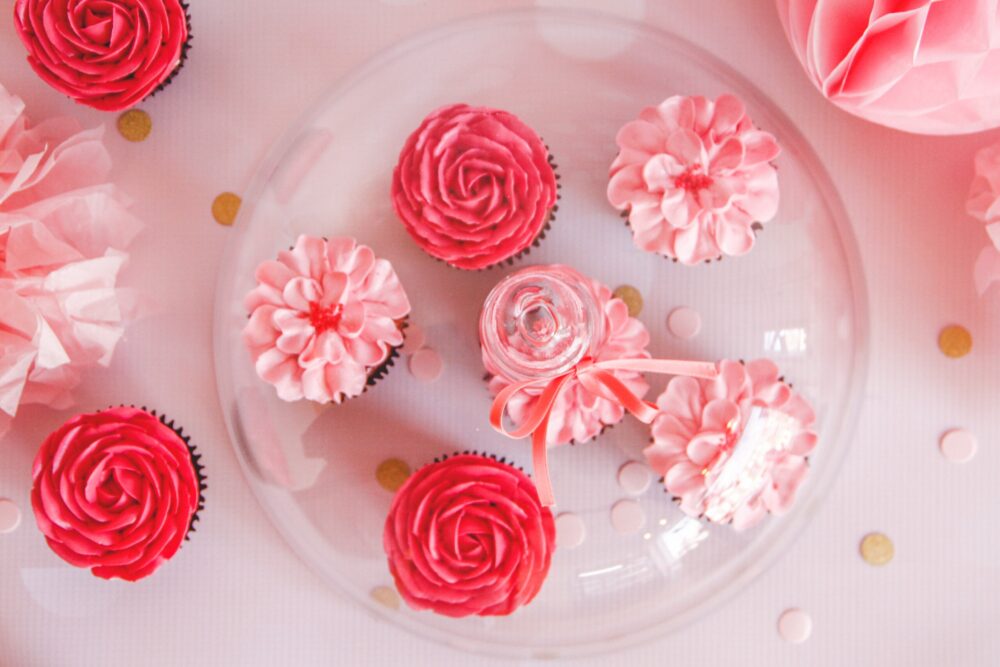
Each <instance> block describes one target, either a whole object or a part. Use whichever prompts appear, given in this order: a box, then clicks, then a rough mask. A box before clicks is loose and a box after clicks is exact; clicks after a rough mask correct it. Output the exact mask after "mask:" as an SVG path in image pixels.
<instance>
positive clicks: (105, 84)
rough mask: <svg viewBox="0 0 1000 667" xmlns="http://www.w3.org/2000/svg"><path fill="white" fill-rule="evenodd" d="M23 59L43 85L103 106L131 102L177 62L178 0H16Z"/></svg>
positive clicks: (181, 38)
mask: <svg viewBox="0 0 1000 667" xmlns="http://www.w3.org/2000/svg"><path fill="white" fill-rule="evenodd" d="M14 26H15V28H16V29H17V34H18V35H19V36H20V37H21V41H22V42H24V45H25V47H26V48H27V49H28V62H29V63H30V64H31V67H32V68H33V69H34V70H35V72H36V73H37V74H38V76H40V77H41V78H42V79H43V80H44V81H45V82H46V83H48V84H49V85H50V86H52V87H53V88H55V89H56V90H58V91H59V92H61V93H63V94H64V95H68V96H69V97H71V98H73V99H74V100H76V101H77V102H79V103H81V104H86V105H87V106H90V107H93V108H95V109H100V110H102V111H120V110H122V109H127V108H129V107H131V106H134V105H135V104H137V103H138V102H140V101H141V100H143V99H144V98H145V97H147V96H148V95H149V94H151V93H153V92H154V91H155V90H156V89H157V88H158V87H159V86H161V85H163V84H165V83H166V82H167V80H168V79H169V78H170V77H171V76H172V75H173V74H174V72H175V71H176V70H177V68H178V67H179V66H180V64H181V61H182V59H183V57H184V50H185V48H186V46H185V45H186V44H187V40H188V25H187V14H186V12H185V7H184V5H183V4H182V3H181V2H180V0H15V2H14Z"/></svg>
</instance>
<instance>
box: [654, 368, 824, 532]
mask: <svg viewBox="0 0 1000 667" xmlns="http://www.w3.org/2000/svg"><path fill="white" fill-rule="evenodd" d="M718 368H719V374H718V376H717V377H715V378H713V379H695V378H690V377H674V378H672V379H671V380H670V383H669V384H668V385H667V389H666V391H664V392H663V393H662V394H661V395H660V397H659V398H658V399H657V405H658V406H659V408H660V410H661V413H660V415H659V416H658V417H657V418H656V419H655V420H654V421H653V424H652V444H651V445H649V446H648V447H647V448H646V449H645V454H646V458H647V460H648V461H649V465H650V466H651V467H652V468H653V469H654V470H655V471H656V472H657V473H659V474H660V475H661V476H662V477H663V484H664V487H665V489H666V491H667V492H668V493H670V494H671V495H673V496H674V498H675V500H677V501H678V502H679V505H680V508H681V510H683V511H684V512H685V513H686V514H688V515H690V516H701V517H704V518H705V519H707V520H709V521H713V522H716V523H731V524H732V526H733V527H734V528H735V529H737V530H743V529H746V528H749V527H751V526H754V525H756V524H757V523H759V522H760V521H761V519H763V518H764V516H765V515H766V514H768V513H770V514H776V515H778V514H783V513H785V512H787V511H788V509H789V508H790V507H791V506H792V504H793V503H794V501H795V496H796V493H797V491H798V489H799V487H800V486H801V485H802V483H803V482H804V481H805V480H806V477H807V476H808V474H809V464H808V460H807V457H808V456H809V454H810V453H811V452H812V451H813V449H814V448H815V446H816V439H817V436H816V432H815V431H813V426H814V423H815V421H816V417H815V414H814V413H813V409H812V407H811V406H810V405H809V403H808V402H807V401H806V400H805V399H804V398H803V397H802V396H801V395H799V394H797V393H795V392H794V391H792V387H791V385H789V384H787V383H786V382H785V381H784V378H783V377H781V376H780V374H779V373H780V372H779V370H778V367H777V366H776V365H775V364H774V362H773V361H771V360H770V359H758V360H756V361H751V362H749V363H747V364H744V363H742V362H740V361H733V360H724V361H721V362H719V364H718Z"/></svg>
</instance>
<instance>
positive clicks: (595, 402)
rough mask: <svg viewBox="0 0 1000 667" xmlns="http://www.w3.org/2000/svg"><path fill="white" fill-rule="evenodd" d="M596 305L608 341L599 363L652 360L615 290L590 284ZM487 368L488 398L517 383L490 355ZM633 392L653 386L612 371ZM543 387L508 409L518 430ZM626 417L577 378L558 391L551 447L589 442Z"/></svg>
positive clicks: (633, 374)
mask: <svg viewBox="0 0 1000 667" xmlns="http://www.w3.org/2000/svg"><path fill="white" fill-rule="evenodd" d="M591 285H592V289H593V291H594V295H595V297H596V299H597V303H598V305H599V306H600V308H601V310H602V311H603V313H604V326H603V332H604V340H603V342H601V343H599V344H598V347H597V348H596V349H597V350H598V352H597V353H596V355H595V356H594V357H593V359H594V361H595V362H600V361H609V360H612V359H648V358H649V356H650V355H649V352H647V351H646V347H647V346H648V345H649V332H648V331H647V330H646V327H645V325H643V323H642V322H640V321H639V320H637V319H636V318H634V317H630V316H629V314H628V306H627V305H626V304H625V302H624V301H622V300H621V299H619V298H617V297H615V296H613V295H612V293H611V290H610V289H608V288H607V287H606V286H604V285H602V284H601V283H599V282H597V281H596V280H594V281H591ZM483 365H484V366H485V367H486V371H487V374H488V382H489V389H490V393H492V394H493V395H494V396H496V395H497V394H499V393H500V392H501V391H502V390H503V389H504V388H505V387H507V386H508V385H510V384H514V380H512V379H511V378H508V377H505V376H504V375H502V374H501V373H500V371H499V370H498V369H497V368H495V367H494V366H493V364H492V363H491V360H490V356H489V354H488V351H487V350H485V349H484V350H483ZM611 373H612V374H613V375H614V376H615V377H616V378H618V379H619V380H620V381H621V382H622V383H623V384H624V385H625V386H626V387H628V389H629V391H631V392H632V393H633V394H635V395H636V396H639V397H640V398H641V397H642V396H644V395H645V394H646V392H647V391H649V385H648V384H646V380H645V379H644V378H643V375H642V373H639V372H637V371H624V370H614V371H611ZM543 391H544V387H531V388H528V389H524V390H522V391H519V392H517V393H516V394H514V396H513V397H512V398H511V400H510V402H509V403H508V404H507V413H508V414H509V415H510V418H511V420H512V421H513V422H514V424H515V425H520V424H521V423H522V422H523V421H524V420H525V419H527V417H528V415H529V414H530V413H531V411H532V408H533V407H534V405H535V403H536V402H537V401H538V399H539V396H540V395H541V394H542V392H543ZM624 416H625V408H624V407H622V405H621V403H619V402H618V401H614V400H609V399H608V398H606V397H604V396H601V395H598V394H595V393H593V392H592V391H590V390H589V389H587V388H586V387H584V385H583V384H582V383H581V382H580V380H578V379H576V378H573V379H571V380H569V381H568V382H567V383H566V385H565V386H564V387H563V388H562V390H561V391H560V392H559V395H558V396H557V398H556V402H555V404H554V405H553V407H552V412H551V417H550V418H549V425H548V431H547V443H548V445H549V446H550V447H552V446H555V445H561V444H566V443H580V442H586V441H587V440H590V439H592V438H595V437H597V436H598V435H600V433H601V432H602V431H603V430H604V429H605V428H607V427H608V426H611V425H613V424H617V423H618V422H620V421H621V420H622V418H623V417H624Z"/></svg>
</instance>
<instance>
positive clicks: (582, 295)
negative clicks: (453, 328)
mask: <svg viewBox="0 0 1000 667" xmlns="http://www.w3.org/2000/svg"><path fill="white" fill-rule="evenodd" d="M604 329H605V326H604V314H603V312H602V310H601V307H600V305H599V303H598V300H597V296H596V295H595V294H594V290H593V287H592V286H591V281H590V280H589V279H587V278H586V277H585V276H583V275H582V274H580V273H579V272H577V271H576V270H574V269H571V268H570V267H568V266H563V265H560V264H549V265H539V266H529V267H527V268H524V269H521V270H520V271H517V272H516V273H512V274H511V275H509V276H507V277H506V278H504V279H503V280H501V281H500V282H499V283H497V285H496V286H495V287H494V288H493V289H492V290H491V291H490V293H489V295H488V296H487V297H486V301H485V302H484V303H483V310H482V313H481V314H480V318H479V341H480V343H481V344H482V347H483V352H484V356H485V357H486V359H487V360H488V361H487V366H488V367H490V366H491V367H492V368H491V370H495V371H496V372H498V373H500V374H501V375H503V376H504V377H506V378H508V379H509V380H511V381H523V380H536V379H545V378H553V377H557V376H559V375H562V374H564V373H566V372H568V371H570V370H571V369H572V368H573V367H574V366H575V365H576V364H578V363H579V362H580V361H581V360H583V359H584V358H586V357H588V356H594V355H595V354H596V353H597V351H598V349H599V347H600V345H601V344H602V343H603V341H604V336H605V331H604Z"/></svg>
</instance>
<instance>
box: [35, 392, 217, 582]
mask: <svg viewBox="0 0 1000 667" xmlns="http://www.w3.org/2000/svg"><path fill="white" fill-rule="evenodd" d="M199 458H200V456H199V455H197V454H195V453H194V448H193V447H192V446H191V445H190V444H189V439H188V438H187V437H186V436H184V435H183V433H182V431H181V429H179V428H178V429H175V428H174V426H173V422H165V421H164V419H163V418H162V417H157V416H156V413H155V412H147V411H146V410H144V409H143V410H140V409H138V408H133V407H119V408H110V409H108V410H103V411H101V412H97V413H94V414H81V415H77V416H76V417H73V418H72V419H70V420H69V421H68V422H66V423H65V424H63V425H62V426H60V427H59V428H58V429H57V430H56V431H55V432H54V433H52V434H51V435H50V436H49V437H48V438H46V439H45V442H43V443H42V446H41V448H40V449H39V450H38V455H37V456H36V457H35V464H34V467H33V469H32V477H33V480H34V484H33V485H32V488H31V506H32V508H33V509H34V513H35V520H36V521H37V523H38V528H39V530H41V531H42V534H43V535H45V541H46V542H48V545H49V547H50V548H51V549H52V551H54V552H55V553H56V555H58V556H59V557H60V558H62V559H63V560H65V561H66V562H67V563H69V564H70V565H75V566H76V567H82V568H89V569H90V571H91V572H92V573H93V574H94V575H95V576H97V577H101V578H103V579H112V578H117V579H125V580H127V581H137V580H139V579H142V578H144V577H148V576H149V575H151V574H153V572H155V571H156V570H157V569H158V568H159V567H160V566H161V565H163V564H164V563H166V562H167V561H168V560H170V559H171V558H172V557H173V556H174V554H176V553H177V550H178V549H179V548H180V546H181V544H182V543H183V542H184V540H185V538H186V537H187V536H188V533H189V532H190V531H192V530H194V522H195V521H197V520H198V516H197V513H198V511H199V510H201V509H203V508H204V501H203V498H202V492H203V491H204V489H205V484H204V478H203V476H202V474H201V465H200V464H199V463H198V460H199Z"/></svg>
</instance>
